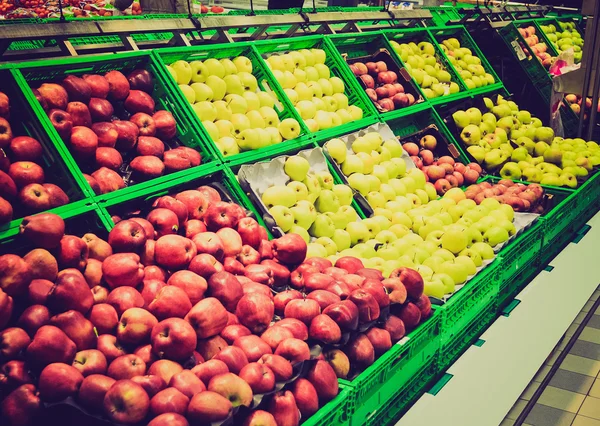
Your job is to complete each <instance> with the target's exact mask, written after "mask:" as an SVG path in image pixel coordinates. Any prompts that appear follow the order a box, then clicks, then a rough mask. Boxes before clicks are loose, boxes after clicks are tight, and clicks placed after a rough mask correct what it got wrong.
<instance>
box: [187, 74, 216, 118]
mask: <svg viewBox="0 0 600 426" xmlns="http://www.w3.org/2000/svg"><path fill="white" fill-rule="evenodd" d="M197 84H202V83H197ZM192 109H193V110H194V112H195V113H196V115H197V116H198V119H199V120H200V121H210V122H212V121H214V120H215V119H216V118H217V109H216V108H215V107H214V105H213V104H212V103H211V102H208V101H202V102H196V103H195V104H194V105H192Z"/></svg>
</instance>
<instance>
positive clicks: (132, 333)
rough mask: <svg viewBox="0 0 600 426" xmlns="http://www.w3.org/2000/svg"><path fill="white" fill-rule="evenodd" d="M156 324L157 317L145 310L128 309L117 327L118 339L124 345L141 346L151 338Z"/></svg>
mask: <svg viewBox="0 0 600 426" xmlns="http://www.w3.org/2000/svg"><path fill="white" fill-rule="evenodd" d="M156 324H158V321H157V319H156V317H155V316H154V315H152V314H151V313H150V312H148V311H146V310H145V309H141V308H130V309H127V310H126V311H125V312H123V315H121V320H120V321H119V325H118V326H117V338H118V339H119V342H122V343H124V344H129V345H139V344H140V343H142V342H146V341H147V340H148V339H149V338H150V334H151V332H152V328H153V327H154V326H155V325H156Z"/></svg>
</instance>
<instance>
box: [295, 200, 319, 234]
mask: <svg viewBox="0 0 600 426" xmlns="http://www.w3.org/2000/svg"><path fill="white" fill-rule="evenodd" d="M290 210H291V212H292V214H293V215H294V223H295V225H297V226H300V227H302V228H304V229H308V228H310V226H311V225H312V224H313V222H314V221H315V219H316V218H317V209H316V208H315V206H314V205H313V204H312V203H311V202H309V201H306V200H299V201H298V202H297V203H296V204H295V205H294V206H293V207H291V208H290Z"/></svg>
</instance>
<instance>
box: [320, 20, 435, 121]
mask: <svg viewBox="0 0 600 426" xmlns="http://www.w3.org/2000/svg"><path fill="white" fill-rule="evenodd" d="M328 38H329V40H330V41H331V42H332V43H333V45H334V46H335V47H336V48H337V50H338V51H339V53H340V54H341V55H342V57H343V56H344V55H346V56H347V58H348V59H354V58H359V57H368V56H373V55H375V54H377V53H379V52H380V51H381V50H384V51H385V52H387V53H389V56H390V57H391V59H392V61H393V62H394V63H395V64H396V65H397V67H398V68H399V69H400V70H403V69H404V66H403V64H402V60H401V59H400V57H399V56H398V54H397V53H396V51H395V50H394V49H393V48H392V46H391V45H390V43H389V41H388V39H387V38H386V37H385V36H384V35H383V34H381V33H380V32H378V31H377V32H368V33H360V34H336V35H331V36H328ZM348 71H349V73H352V71H351V70H350V69H349V70H348ZM406 72H407V73H408V70H406ZM398 78H399V80H400V79H402V76H400V75H399V76H398ZM401 82H402V83H403V82H404V81H403V80H401ZM408 84H409V85H411V86H412V87H408V88H407V87H405V92H413V96H414V97H415V99H416V103H415V104H413V105H411V106H409V107H405V108H400V109H397V110H394V111H389V112H383V113H382V112H379V115H380V116H381V117H383V118H384V119H385V118H386V117H388V116H389V115H390V114H391V113H393V112H398V113H400V111H402V113H404V114H411V113H412V112H413V111H415V110H416V109H419V108H422V106H421V105H420V104H422V103H423V100H424V99H425V97H424V96H423V92H421V89H420V87H419V85H418V84H417V83H416V82H415V81H414V79H412V78H411V79H410V81H409V82H408ZM359 85H360V83H359ZM419 98H421V100H419Z"/></svg>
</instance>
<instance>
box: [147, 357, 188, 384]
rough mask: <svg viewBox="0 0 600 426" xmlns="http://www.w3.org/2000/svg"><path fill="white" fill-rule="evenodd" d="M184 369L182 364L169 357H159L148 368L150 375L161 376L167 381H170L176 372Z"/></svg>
mask: <svg viewBox="0 0 600 426" xmlns="http://www.w3.org/2000/svg"><path fill="white" fill-rule="evenodd" d="M182 371H183V367H182V366H181V364H179V363H177V362H174V361H171V360H168V359H159V360H158V361H155V362H154V363H152V365H151V366H150V367H149V368H148V374H149V375H152V376H159V377H160V378H161V379H163V380H164V382H165V383H169V382H170V381H171V379H172V378H173V376H174V375H175V374H177V373H181V372H182Z"/></svg>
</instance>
